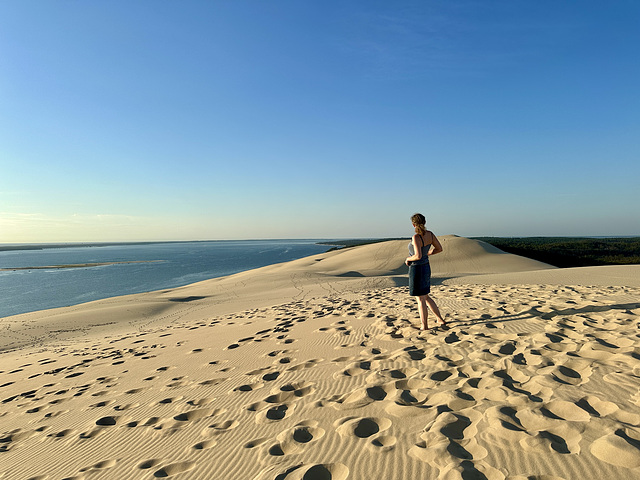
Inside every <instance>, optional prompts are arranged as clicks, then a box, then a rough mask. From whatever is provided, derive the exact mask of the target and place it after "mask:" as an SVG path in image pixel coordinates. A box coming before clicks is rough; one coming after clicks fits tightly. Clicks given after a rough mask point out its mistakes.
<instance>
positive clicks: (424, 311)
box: [416, 295, 437, 330]
mask: <svg viewBox="0 0 640 480" xmlns="http://www.w3.org/2000/svg"><path fill="white" fill-rule="evenodd" d="M427 298H428V296H427V295H422V296H420V297H416V300H417V301H418V312H420V323H422V327H420V330H428V329H429V322H428V318H429V308H428V306H427ZM432 301H433V300H432ZM436 308H437V307H436Z"/></svg>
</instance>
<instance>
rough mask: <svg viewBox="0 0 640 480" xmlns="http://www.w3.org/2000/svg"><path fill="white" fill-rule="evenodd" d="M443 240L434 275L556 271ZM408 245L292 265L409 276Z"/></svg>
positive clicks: (479, 245) (365, 248)
mask: <svg viewBox="0 0 640 480" xmlns="http://www.w3.org/2000/svg"><path fill="white" fill-rule="evenodd" d="M439 240H440V243H441V244H442V248H443V252H442V253H440V254H438V255H434V256H431V257H430V262H431V266H432V273H433V275H434V276H437V277H456V276H461V275H478V274H488V273H505V272H523V271H531V270H543V269H551V268H555V267H553V266H551V265H548V264H546V263H542V262H538V261H536V260H531V259H530V258H525V257H520V256H518V255H513V254H510V253H505V252H503V251H502V250H500V249H498V248H496V247H494V246H492V245H489V244H488V243H485V242H481V241H478V240H472V239H469V238H463V237H458V236H456V235H444V236H442V237H439ZM408 244H409V239H407V240H391V241H388V242H382V243H374V244H370V245H362V246H359V247H353V248H346V249H343V250H338V251H334V252H329V253H327V254H321V255H316V256H314V257H310V258H309V259H302V260H298V261H297V262H291V263H290V264H289V267H290V268H297V267H298V266H302V265H304V266H305V267H307V268H308V269H309V271H311V272H314V273H321V274H324V275H334V276H344V275H346V274H349V273H351V274H352V275H353V273H354V272H358V273H360V274H362V275H363V276H385V275H405V274H406V273H407V267H406V266H405V264H404V260H405V258H406V257H407V255H408V254H409V252H408ZM354 276H355V275H354Z"/></svg>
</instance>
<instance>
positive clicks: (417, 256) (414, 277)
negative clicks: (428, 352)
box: [404, 213, 449, 330]
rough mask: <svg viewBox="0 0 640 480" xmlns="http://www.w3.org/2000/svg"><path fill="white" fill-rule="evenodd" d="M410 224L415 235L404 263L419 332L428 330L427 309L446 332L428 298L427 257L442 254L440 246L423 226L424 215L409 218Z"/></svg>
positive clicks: (428, 266) (428, 269)
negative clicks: (414, 299) (416, 302)
mask: <svg viewBox="0 0 640 480" xmlns="http://www.w3.org/2000/svg"><path fill="white" fill-rule="evenodd" d="M411 223H412V224H413V227H414V228H415V231H416V234H415V235H414V236H413V237H412V238H411V243H410V244H409V253H410V254H411V255H410V256H408V257H407V259H406V260H405V261H404V263H405V264H406V265H408V267H409V295H411V296H414V297H416V300H417V301H418V311H419V312H420V321H421V322H422V327H421V328H420V330H428V329H429V324H428V322H427V318H428V316H429V309H430V310H431V311H432V312H433V314H434V315H435V316H436V318H437V319H438V324H439V325H440V326H442V328H443V329H444V330H447V329H448V328H449V327H448V326H447V324H446V322H445V321H444V320H443V319H442V315H440V310H439V309H438V306H437V305H436V302H434V301H433V299H432V298H431V297H430V296H429V292H430V291H431V266H430V265H429V255H435V254H436V253H440V252H442V245H440V242H439V241H438V238H437V237H436V236H435V235H434V234H433V232H430V231H429V230H427V228H426V226H425V225H426V223H427V221H426V219H425V218H424V215H422V214H420V213H416V214H415V215H413V216H412V217H411ZM427 307H428V308H427Z"/></svg>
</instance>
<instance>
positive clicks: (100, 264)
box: [0, 260, 164, 272]
mask: <svg viewBox="0 0 640 480" xmlns="http://www.w3.org/2000/svg"><path fill="white" fill-rule="evenodd" d="M163 261H164V260H130V261H124V262H97V263H70V264H64V265H46V266H41V267H11V268H0V272H12V271H14V270H52V269H59V268H91V267H104V266H106V265H125V264H128V263H159V262H163Z"/></svg>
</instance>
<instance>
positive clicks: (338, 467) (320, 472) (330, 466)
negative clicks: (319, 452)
mask: <svg viewBox="0 0 640 480" xmlns="http://www.w3.org/2000/svg"><path fill="white" fill-rule="evenodd" d="M348 476H349V469H348V468H347V466H346V465H344V464H342V463H317V464H312V465H308V464H307V465H305V464H302V465H295V466H293V467H290V468H288V469H283V467H282V466H275V467H268V468H266V469H265V470H263V471H262V472H260V473H259V474H258V476H256V478H255V480H273V479H274V478H276V479H278V480H329V479H331V480H346V478H347V477H348Z"/></svg>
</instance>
